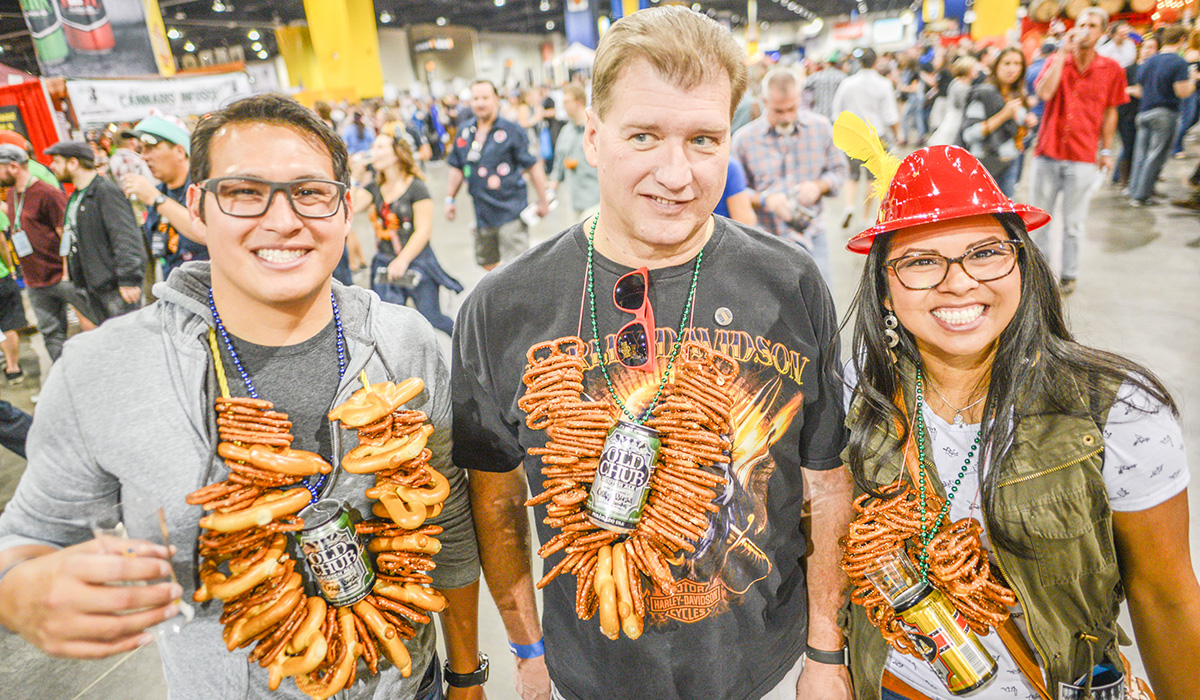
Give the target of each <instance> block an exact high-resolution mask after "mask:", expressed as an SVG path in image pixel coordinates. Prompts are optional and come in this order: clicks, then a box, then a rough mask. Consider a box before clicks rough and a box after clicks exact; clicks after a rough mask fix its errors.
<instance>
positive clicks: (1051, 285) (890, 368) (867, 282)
mask: <svg viewBox="0 0 1200 700" xmlns="http://www.w3.org/2000/svg"><path fill="white" fill-rule="evenodd" d="M996 218H997V219H998V220H999V221H1000V223H1001V224H1002V225H1003V226H1004V229H1005V231H1006V232H1007V233H1008V235H1009V237H1010V238H1011V239H1013V240H1016V241H1020V242H1021V243H1022V245H1021V247H1020V249H1019V251H1018V253H1017V265H1018V266H1019V267H1020V270H1021V299H1020V302H1019V304H1018V306H1017V310H1016V313H1015V315H1014V316H1013V319H1012V321H1011V322H1010V323H1009V324H1008V327H1007V328H1005V329H1004V331H1003V332H1002V333H1001V334H1000V337H999V339H998V342H997V348H996V354H995V357H994V358H993V360H992V367H991V372H990V376H989V377H988V378H986V379H984V380H983V381H986V382H987V386H986V387H985V388H986V389H987V400H986V401H984V408H983V427H982V433H981V435H980V448H979V454H980V455H988V460H989V465H990V466H989V468H988V469H987V471H986V474H985V476H984V478H983V483H982V490H983V504H984V508H983V511H984V513H985V517H986V518H987V524H988V526H989V530H990V531H991V534H992V537H993V538H994V539H997V540H1000V541H1002V542H1003V543H1004V544H1006V545H1009V546H1011V547H1015V548H1017V549H1018V550H1019V549H1020V547H1019V545H1018V543H1014V542H1011V541H1009V539H1008V538H1007V537H1006V536H1005V534H1004V533H1005V531H1004V529H1003V528H1001V527H998V526H997V523H996V522H995V521H994V520H993V516H992V515H991V514H992V512H993V511H994V509H993V508H992V506H993V505H994V498H995V493H996V485H997V484H998V483H1000V481H1001V480H1002V477H1003V476H1004V471H1005V462H1006V458H1007V456H1008V453H1009V451H1010V450H1011V449H1012V446H1013V440H1014V436H1015V434H1016V428H1017V424H1018V423H1019V422H1020V420H1021V419H1022V417H1024V416H1025V415H1028V412H1027V409H1029V408H1030V407H1032V406H1044V407H1046V408H1047V409H1048V410H1050V411H1051V412H1053V413H1058V414H1065V415H1075V416H1080V417H1084V416H1091V412H1090V410H1089V409H1090V408H1091V407H1090V406H1089V405H1088V402H1087V401H1086V400H1084V401H1081V396H1083V397H1087V396H1097V395H1100V394H1101V393H1102V392H1103V391H1104V390H1105V387H1110V386H1112V385H1113V384H1117V385H1119V384H1121V383H1122V382H1129V383H1131V384H1133V385H1135V386H1136V387H1137V388H1138V389H1140V390H1141V391H1144V392H1145V393H1147V394H1149V395H1150V396H1151V397H1153V398H1154V399H1155V400H1156V401H1157V402H1159V403H1161V404H1163V405H1165V406H1166V407H1167V408H1169V409H1170V410H1171V412H1172V413H1173V414H1177V413H1178V410H1177V408H1176V406H1175V402H1174V400H1172V398H1171V395H1170V393H1169V392H1168V391H1167V389H1166V387H1165V386H1163V384H1162V382H1161V381H1159V380H1158V378H1157V377H1155V376H1154V374H1153V373H1152V372H1151V371H1150V370H1148V369H1146V368H1145V367H1142V366H1141V365H1139V364H1137V363H1135V362H1132V361H1130V360H1127V359H1125V358H1123V357H1120V356H1118V355H1114V354H1113V353H1110V352H1105V351H1103V350H1098V349H1096V348H1090V347H1087V346H1086V345H1081V344H1079V343H1077V342H1076V341H1075V339H1074V338H1073V337H1072V335H1071V332H1070V330H1068V329H1067V324H1066V321H1065V319H1064V317H1063V311H1062V302H1061V301H1060V298H1059V289H1058V284H1057V282H1056V281H1055V276H1054V273H1053V272H1052V271H1051V270H1050V266H1049V265H1048V264H1047V263H1046V260H1045V258H1043V257H1042V255H1041V253H1039V252H1038V250H1037V248H1036V247H1035V245H1034V243H1033V241H1032V239H1030V237H1029V234H1028V233H1027V232H1026V230H1025V224H1024V223H1023V222H1022V221H1021V219H1020V217H1018V216H1016V215H1015V214H1000V215H997V216H996ZM890 248H891V234H881V235H880V236H879V237H878V238H877V239H875V242H874V244H873V245H872V246H871V251H870V253H868V254H867V261H866V265H865V267H864V268H863V273H862V279H861V281H860V283H859V286H858V292H857V294H856V295H855V297H854V301H853V302H852V303H851V305H850V309H849V312H848V314H847V317H846V318H847V320H846V321H843V324H842V325H843V327H844V326H845V325H846V324H847V323H849V319H850V318H853V319H854V335H853V340H852V349H853V351H852V354H851V362H852V363H853V368H854V370H855V374H856V375H857V377H858V382H857V385H856V387H855V394H854V396H855V400H856V401H858V402H859V403H860V406H861V408H860V412H859V413H858V415H857V418H854V419H850V420H849V424H848V426H847V427H848V428H849V433H850V436H849V443H848V446H847V456H848V462H849V465H850V470H851V473H852V474H853V475H854V480H855V482H856V483H857V484H858V485H859V487H860V488H861V489H863V490H864V491H867V492H868V493H871V494H874V495H881V494H879V492H878V491H877V490H876V487H875V485H874V484H872V483H869V482H868V481H867V480H866V478H865V475H864V470H863V465H864V463H865V462H866V461H867V460H870V459H896V460H899V459H901V454H900V450H901V446H903V445H904V443H905V442H906V441H907V439H908V430H909V428H908V423H907V420H906V418H907V417H906V416H904V414H903V413H902V412H901V410H900V409H899V408H898V407H897V406H896V405H895V403H894V402H893V401H894V397H895V396H896V395H897V390H898V388H899V382H900V378H899V375H898V372H897V371H896V366H895V361H894V360H893V357H892V353H894V354H895V356H896V358H898V360H899V361H901V362H904V361H907V362H911V363H913V364H914V365H915V366H917V367H920V366H921V364H922V360H921V354H920V352H919V351H918V349H917V345H916V341H915V340H914V338H913V336H912V334H911V333H909V332H908V331H907V330H905V329H904V328H903V326H902V327H900V328H898V329H897V332H898V333H899V335H900V344H899V345H897V346H896V347H895V348H892V349H889V348H888V347H887V339H886V337H885V336H884V333H883V331H884V325H883V320H884V317H885V315H886V314H887V313H888V311H887V308H886V307H885V306H884V301H885V300H886V299H887V298H888V294H889V292H888V276H887V269H886V267H885V263H886V262H887V256H888V253H889V252H890ZM1135 408H1136V407H1135ZM917 410H920V409H919V408H918V409H917ZM896 422H898V423H899V424H901V425H904V428H903V430H902V433H901V435H900V442H899V443H898V444H897V446H896V447H895V448H894V449H893V453H894V454H887V455H880V454H877V451H878V445H879V441H878V434H877V433H876V432H875V431H876V430H878V429H885V430H886V429H887V428H888V427H890V426H891V425H893V423H896Z"/></svg>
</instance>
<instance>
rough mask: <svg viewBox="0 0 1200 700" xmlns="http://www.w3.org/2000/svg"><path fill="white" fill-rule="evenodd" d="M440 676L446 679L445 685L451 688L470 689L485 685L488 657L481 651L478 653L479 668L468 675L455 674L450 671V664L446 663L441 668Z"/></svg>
mask: <svg viewBox="0 0 1200 700" xmlns="http://www.w3.org/2000/svg"><path fill="white" fill-rule="evenodd" d="M442 675H444V676H445V677H446V685H449V686H450V687H452V688H470V687H472V686H476V685H483V684H484V683H487V679H488V657H487V654H485V653H483V652H482V651H481V652H479V668H476V669H475V670H474V671H472V672H470V673H455V672H454V671H451V670H450V662H449V661H446V665H445V666H443V667H442Z"/></svg>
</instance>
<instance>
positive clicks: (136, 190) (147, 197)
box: [121, 174, 159, 206]
mask: <svg viewBox="0 0 1200 700" xmlns="http://www.w3.org/2000/svg"><path fill="white" fill-rule="evenodd" d="M121 189H122V190H123V191H124V192H125V196H126V197H137V198H138V200H139V201H140V202H141V203H142V204H145V205H146V206H150V205H151V204H152V203H153V202H154V198H155V197H157V196H158V195H159V191H158V188H157V187H155V186H154V183H152V182H150V180H148V179H146V177H144V176H142V175H137V174H130V175H126V176H125V177H124V178H122V179H121Z"/></svg>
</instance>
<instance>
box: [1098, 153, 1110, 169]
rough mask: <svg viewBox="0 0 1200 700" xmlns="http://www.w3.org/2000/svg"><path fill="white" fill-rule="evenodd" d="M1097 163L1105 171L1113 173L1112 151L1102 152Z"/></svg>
mask: <svg viewBox="0 0 1200 700" xmlns="http://www.w3.org/2000/svg"><path fill="white" fill-rule="evenodd" d="M1096 165H1097V166H1099V168H1100V169H1101V170H1103V171H1104V172H1106V173H1111V172H1112V169H1113V157H1112V153H1109V154H1108V155H1104V154H1103V153H1102V154H1100V157H1099V158H1097V159H1096Z"/></svg>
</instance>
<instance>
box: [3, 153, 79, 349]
mask: <svg viewBox="0 0 1200 700" xmlns="http://www.w3.org/2000/svg"><path fill="white" fill-rule="evenodd" d="M0 186H3V187H8V188H10V189H9V191H8V201H7V204H8V220H9V221H11V222H12V229H11V230H10V232H9V236H10V238H11V240H12V244H13V250H15V251H16V253H17V257H18V258H20V265H21V274H22V275H24V277H25V287H26V289H27V290H28V292H29V304H30V305H31V306H32V307H33V313H34V315H36V316H37V325H38V330H39V331H41V333H42V339H43V340H44V341H45V342H46V352H47V353H48V354H49V355H50V361H51V362H53V361H55V360H57V359H58V356H59V355H60V354H62V346H63V343H65V342H66V341H67V305H68V304H73V305H76V306H78V305H79V303H80V302H79V298H78V296H77V295H76V294H75V291H74V288H73V287H72V286H71V283H70V282H65V281H64V280H63V258H62V251H61V250H60V248H61V247H62V228H63V217H64V216H65V214H66V209H67V195H66V194H64V193H63V191H62V190H60V189H58V188H57V187H51V186H50V185H47V184H46V183H45V182H42V181H41V180H39V179H37V178H36V177H33V176H32V175H30V174H29V156H28V154H26V153H25V151H23V150H21V149H20V148H18V147H17V146H13V145H11V144H7V143H6V144H0Z"/></svg>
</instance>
